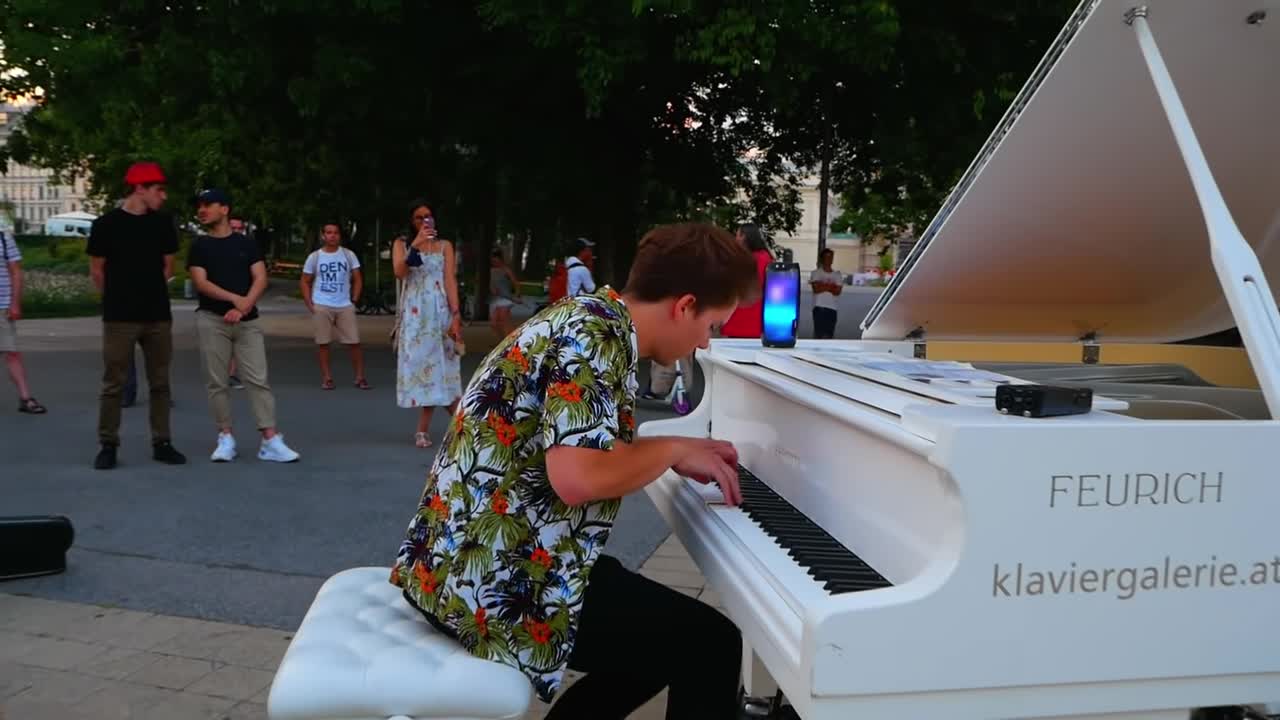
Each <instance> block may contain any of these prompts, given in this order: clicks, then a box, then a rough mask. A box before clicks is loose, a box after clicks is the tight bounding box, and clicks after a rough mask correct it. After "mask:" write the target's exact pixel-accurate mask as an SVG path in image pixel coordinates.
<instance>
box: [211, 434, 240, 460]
mask: <svg viewBox="0 0 1280 720" xmlns="http://www.w3.org/2000/svg"><path fill="white" fill-rule="evenodd" d="M209 459H210V460H212V461H214V462H231V461H232V460H235V459H236V439H235V437H234V436H232V435H231V433H218V447H217V448H215V449H214V451H213V454H212V455H210V456H209Z"/></svg>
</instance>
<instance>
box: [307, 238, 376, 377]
mask: <svg viewBox="0 0 1280 720" xmlns="http://www.w3.org/2000/svg"><path fill="white" fill-rule="evenodd" d="M322 238H323V239H324V247H322V248H320V249H319V250H316V251H315V252H313V253H311V254H310V255H308V256H307V261H306V263H305V264H303V266H302V301H303V302H305V303H306V304H307V309H308V310H310V311H311V317H312V320H313V321H314V323H315V330H316V349H317V350H318V351H319V354H320V375H321V376H322V377H323V381H322V383H321V385H320V387H322V388H324V389H325V390H332V389H333V388H334V384H333V375H332V373H330V372H329V343H331V342H333V340H334V338H335V337H336V338H337V340H338V342H340V343H342V344H343V345H346V346H347V347H349V348H351V365H352V367H354V368H355V371H356V383H355V384H356V387H358V388H360V389H361V390H368V389H369V382H368V381H367V380H365V377H364V353H363V352H362V351H361V349H360V330H359V328H358V327H357V326H356V308H355V302H356V301H358V300H359V299H360V292H361V291H362V290H363V289H364V276H363V274H362V273H361V272H360V260H359V258H357V257H356V255H355V253H353V252H351V251H350V250H348V249H346V248H344V247H342V230H341V229H340V228H339V227H338V224H337V223H326V224H325V226H324V230H323V233H322Z"/></svg>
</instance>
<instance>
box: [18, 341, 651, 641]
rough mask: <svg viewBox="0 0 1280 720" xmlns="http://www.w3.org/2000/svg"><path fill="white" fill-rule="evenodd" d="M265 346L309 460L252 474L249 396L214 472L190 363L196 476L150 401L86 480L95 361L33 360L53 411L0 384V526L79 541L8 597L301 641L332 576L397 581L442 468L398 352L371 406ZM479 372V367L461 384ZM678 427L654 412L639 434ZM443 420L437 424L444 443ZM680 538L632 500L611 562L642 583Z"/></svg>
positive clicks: (288, 344)
mask: <svg viewBox="0 0 1280 720" xmlns="http://www.w3.org/2000/svg"><path fill="white" fill-rule="evenodd" d="M270 347H271V352H270V365H271V382H272V385H273V387H274V389H275V391H276V399H277V410H278V414H279V424H280V429H281V431H282V432H283V433H284V434H285V438H286V440H287V441H288V443H289V445H290V446H292V447H293V448H294V449H295V450H297V451H298V452H299V453H301V454H302V459H301V461H300V462H298V463H295V464H290V465H280V464H273V463H263V462H259V461H258V460H257V459H256V457H255V453H256V451H257V440H256V438H255V433H254V432H253V431H252V430H251V428H252V427H253V425H252V419H251V416H250V414H249V410H248V403H247V399H246V397H245V391H234V392H233V396H232V399H233V407H234V412H235V422H236V423H237V428H238V429H237V432H236V435H237V441H238V443H239V446H240V459H239V460H237V461H236V462H235V463H231V464H214V463H211V462H209V459H208V457H209V453H210V452H211V451H212V449H213V445H214V441H215V438H216V430H215V429H214V426H213V423H212V420H211V418H210V416H209V412H208V409H207V403H206V399H205V396H204V391H203V387H202V385H201V381H200V379H199V358H198V357H197V355H196V353H195V351H194V350H190V349H188V350H179V351H178V352H177V355H176V358H175V363H174V373H173V386H174V389H175V403H176V407H175V408H174V409H173V411H172V412H173V414H172V420H171V424H172V428H173V431H174V444H175V446H176V447H177V448H178V449H179V450H181V451H182V452H183V453H185V454H186V455H187V456H188V460H189V463H188V464H187V465H185V466H177V467H169V466H162V465H159V464H157V463H155V462H153V461H152V460H151V459H150V446H149V439H148V438H149V435H148V429H147V406H146V404H145V403H146V393H145V389H144V390H143V391H142V393H141V394H142V397H141V398H140V399H139V405H138V406H137V407H134V408H131V409H127V410H125V411H124V418H123V427H122V445H121V449H120V455H121V457H120V460H121V464H120V465H119V466H118V467H117V468H116V469H114V470H111V471H105V472H104V471H96V470H94V469H93V468H92V462H93V457H94V454H95V453H96V451H97V447H96V426H97V399H96V398H97V388H98V378H99V376H100V373H101V371H100V370H99V368H100V366H101V362H100V355H99V354H98V353H96V352H93V351H73V352H37V353H28V354H27V359H28V365H29V367H30V374H31V382H32V386H33V388H34V389H35V392H36V394H37V397H39V398H40V400H41V402H43V403H44V404H45V405H47V406H48V407H49V408H50V413H49V414H48V415H44V416H30V415H20V414H18V413H16V412H13V409H12V406H11V401H12V396H11V395H10V393H11V391H10V390H9V388H8V385H7V383H6V384H5V388H4V390H3V391H2V392H4V394H5V396H6V398H5V400H4V401H3V402H4V405H3V406H0V407H3V409H4V410H5V412H3V413H0V437H2V438H3V441H2V442H0V445H3V455H4V458H3V470H0V515H5V516H13V515H47V514H57V515H66V516H68V517H70V518H71V519H72V521H73V523H74V525H75V531H76V537H75V544H74V546H73V549H72V551H71V553H70V554H69V563H70V567H69V569H68V571H67V572H66V573H64V574H60V575H54V576H47V577H42V578H32V579H25V580H10V581H7V582H0V592H8V593H22V594H31V595H36V596H40V597H46V598H53V599H62V600H70V601H77V602H93V603H101V604H108V605H118V606H121V607H126V608H131V609H136V610H146V611H152V612H159V613H165V614H172V615H183V616H188V617H199V618H205V619H210V620H223V621H229V622H237V623H245V624H251V625H259V626H268V627H278V628H281V629H293V628H295V627H297V625H298V623H299V622H301V620H302V615H303V613H305V611H306V608H307V607H308V605H309V604H310V601H311V599H312V597H313V596H314V594H315V591H316V589H317V588H318V587H319V586H320V584H321V583H322V582H323V580H324V579H325V578H327V577H328V576H330V575H332V574H333V573H335V572H338V571H339V570H343V569H345V568H349V567H356V566H365V565H376V566H384V567H385V566H390V564H391V562H392V560H393V559H394V557H395V553H396V549H397V547H398V544H399V542H400V538H401V537H402V536H403V532H404V529H405V527H406V525H407V523H408V521H409V518H410V516H411V515H412V514H413V512H414V510H415V507H416V503H417V501H418V498H419V496H420V494H421V492H422V487H423V482H424V479H425V475H426V470H427V468H428V466H429V464H430V462H431V459H432V456H433V453H434V448H433V449H429V450H419V449H417V448H415V447H414V446H413V429H414V427H413V425H414V412H413V411H412V410H402V409H400V408H397V407H396V406H395V400H394V383H395V377H394V363H393V361H392V357H391V355H390V351H389V350H387V349H379V350H375V351H372V352H370V353H369V358H368V365H369V367H368V375H369V380H370V382H371V383H372V384H373V385H374V389H373V390H371V391H367V392H365V391H360V390H357V389H355V388H354V387H352V385H351V383H350V372H349V366H348V364H347V362H346V358H345V357H338V358H336V359H335V365H334V373H335V380H336V381H337V383H338V389H337V390H335V391H332V392H324V391H322V390H320V389H319V379H318V373H317V371H316V370H315V365H314V360H313V351H312V350H311V348H310V347H308V346H307V345H306V344H305V343H300V342H297V341H286V340H280V339H273V340H272V341H270ZM479 357H480V355H479V354H478V353H476V354H472V355H469V356H468V358H469V359H470V361H471V362H470V363H468V365H467V366H465V367H464V369H463V371H464V373H465V374H467V375H469V374H470V372H471V371H472V370H473V369H474V363H476V362H478V359H479ZM144 388H145V383H144ZM666 416H669V415H665V414H663V413H661V412H653V411H642V412H641V413H640V418H639V420H640V421H641V422H645V421H647V420H651V419H655V418H659V417H666ZM446 421H447V419H446V413H445V412H443V411H437V415H436V417H435V418H434V419H433V427H432V434H433V437H434V439H435V440H436V442H437V445H438V443H439V439H440V437H441V436H442V434H443V431H444V425H445V422H446ZM668 534H669V529H668V528H667V527H666V523H665V522H664V521H663V520H662V518H661V516H659V515H658V514H657V511H656V510H654V508H653V506H652V504H650V503H649V501H648V498H647V497H646V496H644V495H643V493H637V494H634V495H632V496H630V497H628V498H626V499H625V500H624V502H623V509H622V514H621V516H620V517H619V519H618V521H617V524H616V528H615V532H614V534H613V537H612V538H611V539H610V542H609V550H608V551H609V552H610V553H611V554H613V555H615V556H617V557H619V559H621V560H622V561H623V562H624V564H626V565H628V566H630V567H632V568H637V567H639V565H640V564H641V563H642V562H643V561H644V560H645V559H646V558H647V557H648V556H649V555H650V554H652V552H653V550H654V549H655V548H656V547H657V546H658V544H660V543H661V542H662V540H663V539H664V538H665V537H666V536H667V535H668Z"/></svg>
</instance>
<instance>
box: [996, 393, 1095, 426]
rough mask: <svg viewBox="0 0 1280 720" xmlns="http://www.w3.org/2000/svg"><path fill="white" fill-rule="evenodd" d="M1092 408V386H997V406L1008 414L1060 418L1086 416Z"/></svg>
mask: <svg viewBox="0 0 1280 720" xmlns="http://www.w3.org/2000/svg"><path fill="white" fill-rule="evenodd" d="M1092 408H1093V391H1092V390H1090V389H1089V388H1074V387H1060V386H1056V385H1000V386H999V387H997V388H996V409H997V410H999V411H1000V412H1001V413H1004V414H1006V415H1021V416H1023V417H1030V418H1040V417H1057V416H1060V415H1083V414H1084V413H1087V412H1089V411H1090V410H1091V409H1092Z"/></svg>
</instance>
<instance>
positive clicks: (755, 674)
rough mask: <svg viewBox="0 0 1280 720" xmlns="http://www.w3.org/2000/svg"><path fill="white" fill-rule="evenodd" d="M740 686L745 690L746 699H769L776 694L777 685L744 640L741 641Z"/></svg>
mask: <svg viewBox="0 0 1280 720" xmlns="http://www.w3.org/2000/svg"><path fill="white" fill-rule="evenodd" d="M742 686H743V687H744V688H746V690H747V696H748V697H757V698H771V697H773V696H774V694H775V693H777V692H778V683H777V682H776V681H774V679H773V676H772V675H770V674H769V670H768V668H766V667H765V666H764V663H762V662H760V658H759V657H758V656H757V655H756V654H755V652H754V651H753V650H752V649H751V646H750V645H748V644H747V641H746V639H745V638H744V639H743V641H742Z"/></svg>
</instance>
